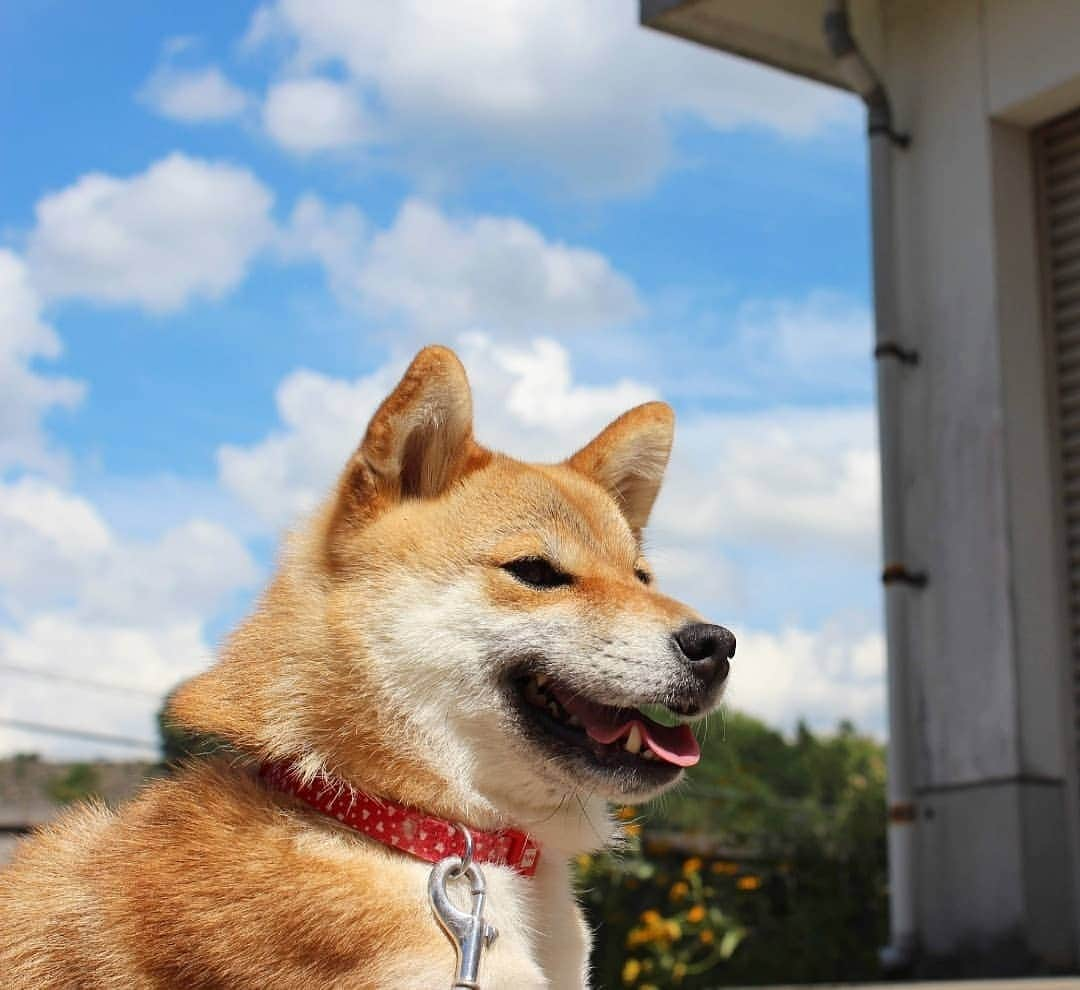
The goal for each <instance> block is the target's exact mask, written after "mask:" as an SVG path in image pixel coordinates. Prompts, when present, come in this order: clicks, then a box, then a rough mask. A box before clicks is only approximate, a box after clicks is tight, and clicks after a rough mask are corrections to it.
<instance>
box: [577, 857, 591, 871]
mask: <svg viewBox="0 0 1080 990" xmlns="http://www.w3.org/2000/svg"><path fill="white" fill-rule="evenodd" d="M577 865H578V866H579V867H580V868H581V869H583V870H587V869H588V868H589V867H590V866H592V856H590V855H589V854H588V853H582V854H581V855H580V856H578V858H577Z"/></svg>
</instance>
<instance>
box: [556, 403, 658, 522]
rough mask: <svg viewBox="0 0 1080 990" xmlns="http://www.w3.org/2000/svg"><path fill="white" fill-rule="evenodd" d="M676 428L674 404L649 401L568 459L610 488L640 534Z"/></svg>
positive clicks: (622, 416)
mask: <svg viewBox="0 0 1080 990" xmlns="http://www.w3.org/2000/svg"><path fill="white" fill-rule="evenodd" d="M674 433H675V413H674V411H673V410H672V408H671V406H669V405H668V404H667V403H665V402H646V403H645V404H644V405H642V406H637V407H636V408H634V409H631V410H630V411H629V412H626V413H623V414H622V415H621V416H620V417H619V418H618V419H617V420H615V422H614V423H612V424H611V425H610V426H608V427H607V428H606V429H605V430H604V431H603V432H602V433H601V434H600V435H599V436H598V437H597V438H596V439H595V440H593V441H592V442H591V443H589V444H588V445H587V446H585V447H583V448H582V449H581V450H579V451H578V452H577V453H576V454H574V456H573V457H571V458H570V460H569V461H568V462H567V463H568V464H569V465H570V466H571V467H572V468H574V469H575V470H577V471H580V472H581V473H582V474H584V475H587V476H588V477H590V478H592V479H593V480H594V481H596V482H597V483H599V485H600V486H601V487H602V488H605V489H606V490H607V491H608V492H609V493H610V495H611V497H612V498H613V499H615V501H616V502H617V503H618V505H619V508H620V509H621V510H622V513H623V515H624V516H625V517H626V521H627V522H628V523H630V528H631V529H632V530H633V531H634V535H635V536H639V537H640V535H641V531H642V530H643V529H644V528H645V524H646V523H647V522H648V521H649V513H650V512H651V511H652V507H653V502H655V501H656V496H657V493H658V492H659V491H660V482H661V481H662V480H663V477H664V469H665V468H666V467H667V462H668V456H669V455H670V454H671V441H672V439H673V437H674Z"/></svg>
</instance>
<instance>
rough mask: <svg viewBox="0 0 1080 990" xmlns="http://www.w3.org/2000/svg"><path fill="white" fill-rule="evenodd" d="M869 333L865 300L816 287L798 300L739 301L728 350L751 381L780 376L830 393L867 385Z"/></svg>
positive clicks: (862, 388) (789, 384)
mask: <svg viewBox="0 0 1080 990" xmlns="http://www.w3.org/2000/svg"><path fill="white" fill-rule="evenodd" d="M873 338H874V329H873V318H872V317H871V315H870V312H869V310H868V309H867V308H866V306H865V305H863V304H862V303H856V302H854V301H853V300H852V299H851V298H849V297H847V296H843V295H840V294H838V293H834V292H823V291H816V292H811V293H810V294H809V295H808V296H806V297H805V298H804V299H800V300H767V301H756V302H748V303H745V304H743V305H742V306H741V307H740V308H739V312H738V316H737V319H736V342H735V348H734V350H735V354H734V355H732V356H733V357H734V358H735V359H736V360H738V361H739V367H740V370H741V371H742V372H743V373H744V374H745V375H747V376H749V377H752V378H753V379H755V380H757V381H762V380H764V379H766V378H771V379H772V380H773V381H775V380H776V379H777V378H779V377H782V378H783V380H784V382H785V384H786V387H788V388H799V389H802V390H804V391H805V390H807V389H812V390H814V391H815V392H817V393H820V394H826V395H832V396H834V397H835V396H837V395H842V394H845V393H847V392H850V391H852V390H853V389H857V390H858V391H860V392H865V391H866V390H867V388H868V387H869V385H870V383H871V381H872V372H871V365H872V358H871V351H872V349H873Z"/></svg>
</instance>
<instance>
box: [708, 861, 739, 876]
mask: <svg viewBox="0 0 1080 990" xmlns="http://www.w3.org/2000/svg"><path fill="white" fill-rule="evenodd" d="M712 871H713V873H727V874H729V875H730V874H733V873H738V872H739V864H738V863H728V862H725V861H724V860H722V859H719V860H717V861H716V862H715V863H713V865H712Z"/></svg>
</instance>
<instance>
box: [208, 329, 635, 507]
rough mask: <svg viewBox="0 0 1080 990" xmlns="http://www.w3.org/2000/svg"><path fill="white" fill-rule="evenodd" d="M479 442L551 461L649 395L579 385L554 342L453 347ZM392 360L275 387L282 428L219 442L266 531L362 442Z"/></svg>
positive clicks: (319, 491)
mask: <svg viewBox="0 0 1080 990" xmlns="http://www.w3.org/2000/svg"><path fill="white" fill-rule="evenodd" d="M459 353H460V356H461V357H462V359H463V360H464V362H465V364H466V367H467V368H468V371H469V378H470V381H471V383H472V387H473V400H474V404H475V407H476V422H477V435H478V437H479V438H480V440H481V442H483V443H487V444H489V445H491V446H492V447H495V448H496V449H501V450H505V451H506V452H507V453H510V454H512V455H514V456H516V457H522V458H526V459H533V460H555V459H560V458H563V457H567V456H569V455H570V454H572V453H573V452H574V451H575V450H576V449H577V448H578V447H579V446H581V444H582V443H583V442H584V441H585V440H587V439H588V438H589V437H590V436H591V435H592V434H594V433H596V432H598V431H599V430H600V429H602V428H603V426H604V425H606V424H607V423H608V422H609V421H610V420H611V419H613V418H614V417H615V416H617V415H618V414H619V413H622V412H624V411H625V410H626V409H628V408H629V407H631V406H634V405H637V404H638V403H640V402H645V401H647V400H649V399H651V398H655V397H656V396H655V392H654V391H653V390H652V389H651V388H649V387H647V386H645V385H642V384H640V383H637V382H633V381H620V382H615V383H613V384H610V385H594V386H583V385H580V384H575V383H574V382H573V381H572V376H571V372H570V363H569V355H568V354H567V352H566V350H565V349H564V348H563V347H562V345H560V344H558V343H556V342H555V341H552V340H536V341H533V342H531V344H529V345H528V346H525V347H508V346H501V345H496V344H495V343H494V342H493V341H492V340H491V338H489V337H486V336H484V335H483V334H478V333H474V334H469V335H466V336H465V337H463V338H462V339H461V341H460V346H459ZM405 364H406V361H405V359H399V360H395V361H393V362H391V363H389V364H387V365H386V366H384V367H381V368H379V369H377V370H376V371H374V372H373V373H372V374H370V375H367V376H365V377H363V378H360V379H357V380H356V381H351V382H350V381H343V380H341V379H335V378H330V377H327V376H325V375H320V374H317V373H315V372H312V371H306V370H299V371H295V372H293V373H292V374H290V375H289V376H288V377H287V378H285V380H284V381H282V383H281V384H280V385H279V386H278V390H277V395H276V402H277V407H278V414H279V416H280V418H281V422H282V428H281V429H279V430H276V431H274V432H273V433H271V434H269V435H268V436H267V437H266V438H265V439H263V440H261V441H259V442H258V443H255V444H253V445H251V446H248V447H240V446H235V445H225V446H222V447H221V448H220V449H219V451H218V465H219V469H220V473H221V479H222V482H223V484H224V485H225V487H226V488H227V489H228V490H229V491H231V492H232V493H233V494H234V495H236V496H237V497H238V498H239V499H241V500H242V501H243V502H244V503H245V504H246V505H247V506H249V507H250V509H251V510H252V511H254V512H255V513H257V514H259V516H260V517H261V518H263V519H264V520H265V521H266V522H267V523H268V524H269V525H271V526H274V527H282V526H286V525H288V524H290V523H291V522H293V521H295V519H296V518H297V516H299V515H300V514H302V513H304V512H307V511H309V510H311V509H312V508H314V507H315V505H316V504H317V503H318V501H319V500H320V499H321V498H322V497H323V496H324V495H325V494H326V492H327V491H328V490H329V486H330V484H331V482H332V481H333V479H334V478H335V477H336V476H337V473H338V472H339V471H340V470H341V469H342V468H343V467H344V465H345V462H346V460H347V459H348V457H349V455H350V454H351V453H352V451H353V449H354V448H355V447H356V445H357V444H358V443H359V442H360V439H361V438H362V437H363V434H364V430H365V428H366V427H367V422H368V420H369V419H370V418H371V415H372V414H373V413H374V411H375V409H376V407H377V406H378V404H379V402H381V401H382V399H383V398H385V396H386V395H387V394H388V393H389V391H390V389H392V388H393V386H394V384H395V383H396V382H397V379H398V377H399V376H400V374H401V372H402V371H403V370H404V368H405Z"/></svg>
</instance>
